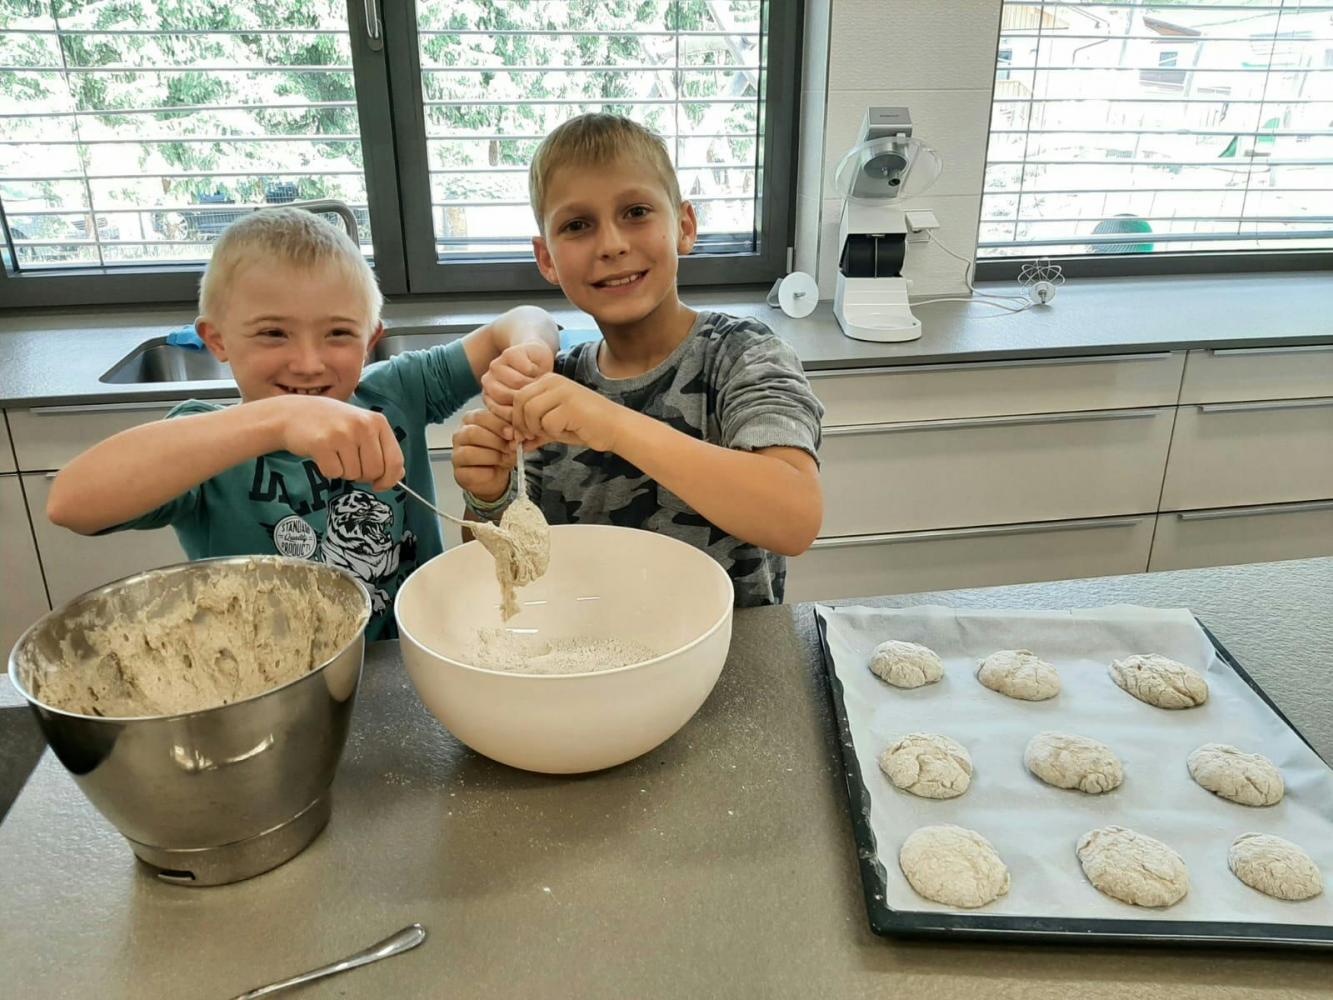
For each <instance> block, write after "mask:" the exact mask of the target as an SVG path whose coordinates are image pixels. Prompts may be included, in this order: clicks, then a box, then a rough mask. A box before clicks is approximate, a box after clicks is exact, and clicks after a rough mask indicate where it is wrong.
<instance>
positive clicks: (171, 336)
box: [167, 325, 204, 351]
mask: <svg viewBox="0 0 1333 1000" xmlns="http://www.w3.org/2000/svg"><path fill="white" fill-rule="evenodd" d="M167 343H168V344H170V345H171V346H173V347H184V348H185V349H186V350H190V351H202V350H203V349H204V342H203V341H202V340H201V339H199V334H198V333H196V332H195V329H194V326H193V325H191V326H178V327H176V329H174V330H172V331H170V332H168V333H167Z"/></svg>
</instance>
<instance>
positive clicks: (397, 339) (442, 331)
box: [371, 326, 476, 361]
mask: <svg viewBox="0 0 1333 1000" xmlns="http://www.w3.org/2000/svg"><path fill="white" fill-rule="evenodd" d="M475 329H476V327H475V326H395V327H390V328H389V329H388V330H387V331H385V334H384V337H383V339H381V340H380V342H379V343H378V344H376V345H375V350H374V352H373V354H372V355H371V360H372V361H388V360H389V359H390V358H393V357H397V356H398V355H399V354H404V353H406V352H407V351H424V350H426V349H427V348H428V347H435V346H437V345H439V344H447V343H449V341H451V340H457V339H458V338H459V337H461V336H463V334H465V333H471V332H472V331H473V330H475Z"/></svg>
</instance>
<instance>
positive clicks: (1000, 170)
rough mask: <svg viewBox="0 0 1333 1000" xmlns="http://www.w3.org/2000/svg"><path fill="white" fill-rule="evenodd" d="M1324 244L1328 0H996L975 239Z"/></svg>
mask: <svg viewBox="0 0 1333 1000" xmlns="http://www.w3.org/2000/svg"><path fill="white" fill-rule="evenodd" d="M1328 248H1333V5H1328V4H1310V3H1299V2H1295V0H1251V2H1244V0H1240V2H1237V0H1230V2H1219V3H1209V2H1206V0H1194V2H1180V3H1171V2H1155V0H1143V2H1124V3H1099V4H1093V3H1070V2H1064V3H1050V2H1040V0H1004V6H1003V9H1002V20H1001V35H1000V42H999V49H998V56H997V62H996V78H995V96H994V102H993V108H992V115H991V128H990V142H989V147H988V151H987V158H986V177H985V188H984V193H983V199H982V218H981V226H980V234H979V242H978V257H979V258H980V259H986V258H1000V257H1013V256H1032V255H1034V254H1038V255H1041V256H1061V255H1063V256H1084V255H1093V254H1127V253H1136V254H1148V253H1163V252H1168V253H1180V252H1197V253H1210V252H1222V251H1231V252H1236V251H1248V252H1253V251H1256V250H1297V249H1301V250H1308V249H1328Z"/></svg>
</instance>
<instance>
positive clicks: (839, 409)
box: [808, 351, 1185, 427]
mask: <svg viewBox="0 0 1333 1000" xmlns="http://www.w3.org/2000/svg"><path fill="white" fill-rule="evenodd" d="M1184 363H1185V354H1184V352H1183V351H1177V352H1174V353H1165V352H1162V353H1155V354H1116V355H1102V356H1095V357H1087V358H1032V359H1024V360H1019V361H1009V360H1005V361H978V362H968V363H963V364H939V365H901V366H898V367H893V368H871V369H851V370H839V371H814V372H809V373H808V377H809V379H810V385H811V388H813V389H814V391H815V395H817V396H818V397H819V400H820V402H822V403H823V404H824V410H825V412H824V426H826V427H840V426H845V425H850V424H877V423H892V422H898V421H908V420H949V419H954V418H958V417H988V416H1003V415H1011V414H1019V413H1061V412H1066V411H1072V410H1109V409H1118V408H1135V407H1145V406H1174V405H1175V403H1176V399H1177V397H1178V396H1179V394H1180V373H1181V369H1182V368H1183V366H1184Z"/></svg>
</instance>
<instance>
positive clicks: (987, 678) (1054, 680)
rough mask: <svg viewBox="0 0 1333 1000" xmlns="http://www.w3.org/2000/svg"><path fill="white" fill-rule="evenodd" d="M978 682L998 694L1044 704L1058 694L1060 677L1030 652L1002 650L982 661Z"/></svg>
mask: <svg viewBox="0 0 1333 1000" xmlns="http://www.w3.org/2000/svg"><path fill="white" fill-rule="evenodd" d="M977 680H979V681H981V683H982V684H984V685H986V687H988V688H990V689H991V690H992V691H998V692H1000V694H1007V695H1008V696H1009V697H1010V698H1020V699H1022V700H1023V701H1045V700H1046V699H1047V698H1054V697H1055V696H1056V695H1057V694H1059V693H1060V675H1059V674H1058V673H1056V670H1055V668H1054V667H1053V666H1051V665H1050V664H1049V663H1047V662H1046V661H1045V660H1043V659H1042V658H1041V657H1040V656H1038V655H1037V654H1036V653H1034V652H1032V651H1031V650H1030V649H1002V650H1000V652H998V653H991V655H990V656H988V657H986V658H985V659H984V660H982V661H981V667H980V668H979V669H978V670H977Z"/></svg>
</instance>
